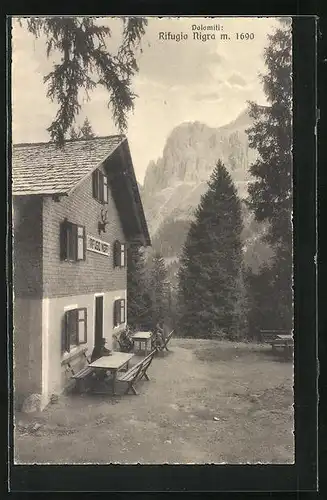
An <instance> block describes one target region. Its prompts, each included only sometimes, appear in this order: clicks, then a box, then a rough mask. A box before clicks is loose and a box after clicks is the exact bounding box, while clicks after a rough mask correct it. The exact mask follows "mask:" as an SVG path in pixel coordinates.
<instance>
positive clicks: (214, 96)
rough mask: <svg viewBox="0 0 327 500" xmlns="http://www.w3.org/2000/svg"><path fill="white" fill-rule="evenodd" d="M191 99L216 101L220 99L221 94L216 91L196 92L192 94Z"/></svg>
mask: <svg viewBox="0 0 327 500" xmlns="http://www.w3.org/2000/svg"><path fill="white" fill-rule="evenodd" d="M192 99H194V100H195V101H209V102H217V101H221V96H220V94H218V92H202V93H201V92H198V93H196V94H193V96H192Z"/></svg>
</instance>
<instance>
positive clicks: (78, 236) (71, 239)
mask: <svg viewBox="0 0 327 500" xmlns="http://www.w3.org/2000/svg"><path fill="white" fill-rule="evenodd" d="M85 246H86V236H85V227H84V226H80V225H78V224H73V223H72V222H68V221H67V220H65V221H64V222H62V223H61V226H60V258H61V260H71V261H77V260H85Z"/></svg>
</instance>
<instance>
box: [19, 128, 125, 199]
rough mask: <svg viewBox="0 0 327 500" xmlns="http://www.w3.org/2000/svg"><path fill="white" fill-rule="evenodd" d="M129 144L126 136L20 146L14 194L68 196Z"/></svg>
mask: <svg viewBox="0 0 327 500" xmlns="http://www.w3.org/2000/svg"><path fill="white" fill-rule="evenodd" d="M125 140H126V137H125V136H124V135H113V136H108V137H97V138H94V139H91V140H75V141H67V142H66V143H65V145H64V147H63V148H58V147H57V146H56V145H55V144H54V143H51V142H46V143H34V144H16V145H13V150H12V194H13V195H29V194H68V193H69V192H70V191H71V190H72V189H74V187H76V185H77V184H78V183H79V182H80V181H81V180H82V179H84V177H85V176H87V175H89V174H90V173H91V172H92V171H93V170H95V169H96V168H97V167H98V166H99V165H100V164H101V163H102V162H103V161H104V160H105V159H106V158H108V156H110V155H111V154H112V153H113V152H114V151H115V150H116V148H117V147H118V146H119V145H120V144H121V143H122V142H123V141H125Z"/></svg>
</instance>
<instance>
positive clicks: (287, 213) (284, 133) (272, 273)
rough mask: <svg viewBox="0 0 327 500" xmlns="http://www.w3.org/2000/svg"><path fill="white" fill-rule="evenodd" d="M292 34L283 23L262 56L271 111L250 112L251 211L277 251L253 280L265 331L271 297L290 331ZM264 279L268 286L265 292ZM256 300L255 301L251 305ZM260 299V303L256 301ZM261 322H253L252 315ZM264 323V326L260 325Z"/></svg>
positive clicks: (283, 325)
mask: <svg viewBox="0 0 327 500" xmlns="http://www.w3.org/2000/svg"><path fill="white" fill-rule="evenodd" d="M291 48H292V33H291V22H290V21H289V20H287V19H286V20H282V21H281V22H280V24H279V26H278V27H277V28H276V30H275V32H274V33H273V34H272V35H270V36H269V44H268V46H267V48H266V50H265V53H264V60H265V64H266V68H267V73H266V74H265V75H264V76H262V83H263V88H264V92H265V94H266V98H267V101H268V104H269V106H266V107H262V106H258V105H257V104H255V103H253V102H252V103H250V106H249V112H250V116H252V118H253V120H254V124H253V126H252V127H251V128H250V129H249V130H248V136H249V144H250V146H251V147H252V148H255V149H256V150H257V151H258V153H259V156H258V159H257V161H256V162H255V163H254V164H253V165H251V167H250V172H251V174H252V176H253V177H254V181H253V182H251V183H250V185H249V189H248V191H249V198H248V206H249V207H250V209H251V210H253V212H254V215H255V218H256V220H257V221H259V222H262V221H264V222H266V223H268V231H267V233H266V241H267V242H268V243H269V244H270V245H271V247H272V249H273V250H274V254H275V257H274V261H273V264H272V266H271V267H270V268H264V269H263V270H262V276H261V277H258V278H257V279H256V278H255V277H252V278H251V277H249V279H248V284H249V286H250V287H255V286H258V287H259V288H260V289H261V293H260V292H258V291H257V290H253V289H252V290H251V289H249V294H250V296H251V297H252V304H253V308H254V310H253V311H252V312H251V316H252V323H254V324H255V323H256V324H257V326H258V327H259V328H261V329H267V328H268V329H269V327H270V326H271V324H272V319H271V318H269V317H268V316H269V315H267V317H266V318H264V317H262V315H261V312H260V310H261V311H262V304H261V301H262V298H263V296H265V297H267V301H269V303H270V306H271V307H272V301H274V320H273V323H274V324H275V328H278V325H279V328H281V329H288V328H291V327H292V312H293V311H292V310H293V306H292V221H291V217H292V54H291ZM263 279H264V280H265V283H266V290H265V293H263V292H262V288H263V283H262V281H263ZM254 298H256V300H257V302H253V300H255V299H254ZM258 300H259V302H258ZM255 310H256V311H257V313H258V321H257V322H256V321H255V320H253V315H254V311H255ZM259 319H260V321H259Z"/></svg>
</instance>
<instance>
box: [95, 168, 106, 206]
mask: <svg viewBox="0 0 327 500" xmlns="http://www.w3.org/2000/svg"><path fill="white" fill-rule="evenodd" d="M92 194H93V198H95V199H96V200H98V201H99V202H100V203H108V178H107V176H106V175H104V174H103V173H102V172H101V171H100V170H95V172H93V174H92Z"/></svg>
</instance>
